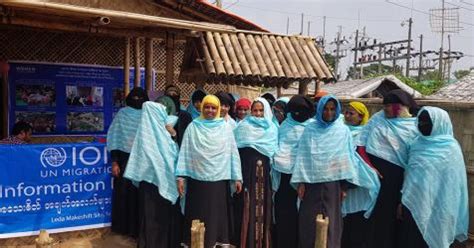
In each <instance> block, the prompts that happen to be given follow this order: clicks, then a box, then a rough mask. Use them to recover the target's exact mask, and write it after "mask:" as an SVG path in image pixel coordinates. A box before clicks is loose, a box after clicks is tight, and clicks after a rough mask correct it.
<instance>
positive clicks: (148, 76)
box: [145, 38, 153, 92]
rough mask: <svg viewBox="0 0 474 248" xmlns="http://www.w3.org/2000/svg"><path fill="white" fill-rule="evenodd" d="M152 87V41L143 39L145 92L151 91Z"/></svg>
mask: <svg viewBox="0 0 474 248" xmlns="http://www.w3.org/2000/svg"><path fill="white" fill-rule="evenodd" d="M152 85H153V39H151V38H146V39H145V90H146V92H150V91H152V90H153V89H152Z"/></svg>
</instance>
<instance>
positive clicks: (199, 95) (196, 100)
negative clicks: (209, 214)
mask: <svg viewBox="0 0 474 248" xmlns="http://www.w3.org/2000/svg"><path fill="white" fill-rule="evenodd" d="M205 96H206V92H204V91H203V90H200V89H197V90H195V91H194V92H193V94H192V95H191V101H190V102H189V104H188V108H187V111H188V112H189V114H191V117H192V118H193V119H196V118H198V117H199V116H200V115H201V112H200V111H201V102H202V99H204V97H205Z"/></svg>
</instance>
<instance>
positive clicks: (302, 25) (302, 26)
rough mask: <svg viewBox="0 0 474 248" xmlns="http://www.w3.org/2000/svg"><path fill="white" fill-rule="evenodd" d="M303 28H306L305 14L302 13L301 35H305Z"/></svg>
mask: <svg viewBox="0 0 474 248" xmlns="http://www.w3.org/2000/svg"><path fill="white" fill-rule="evenodd" d="M303 28H304V13H301V31H300V35H303Z"/></svg>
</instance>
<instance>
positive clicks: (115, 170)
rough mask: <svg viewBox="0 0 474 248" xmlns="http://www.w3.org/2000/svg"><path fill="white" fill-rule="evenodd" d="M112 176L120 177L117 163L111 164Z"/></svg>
mask: <svg viewBox="0 0 474 248" xmlns="http://www.w3.org/2000/svg"><path fill="white" fill-rule="evenodd" d="M112 176H114V177H120V166H119V164H118V163H117V162H112Z"/></svg>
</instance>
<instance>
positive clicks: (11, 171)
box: [0, 143, 112, 238]
mask: <svg viewBox="0 0 474 248" xmlns="http://www.w3.org/2000/svg"><path fill="white" fill-rule="evenodd" d="M0 161H1V163H0V171H1V172H2V173H0V238H9V237H17V236H27V235H34V234H37V233H38V231H39V230H40V229H47V230H48V232H52V233H54V232H63V231H72V230H81V229H89V228H98V227H104V226H109V225H110V222H111V208H112V207H111V206H112V178H111V163H110V159H109V157H108V153H107V150H106V146H105V144H102V143H82V144H81V143H78V144H47V145H0Z"/></svg>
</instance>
